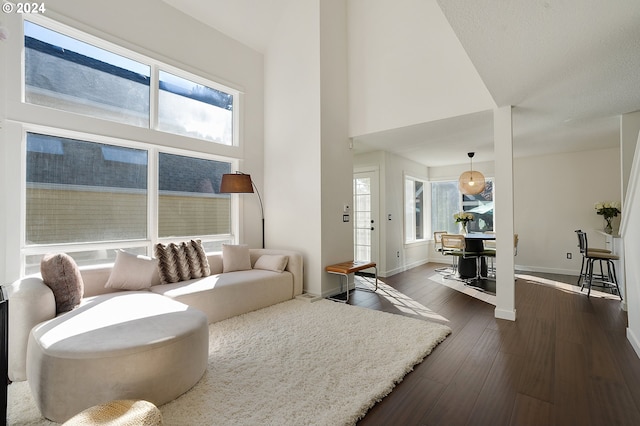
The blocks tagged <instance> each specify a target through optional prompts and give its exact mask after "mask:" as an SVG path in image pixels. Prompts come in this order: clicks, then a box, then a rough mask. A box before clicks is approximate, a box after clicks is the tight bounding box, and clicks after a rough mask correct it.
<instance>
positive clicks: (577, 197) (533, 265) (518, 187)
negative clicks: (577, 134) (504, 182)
mask: <svg viewBox="0 0 640 426" xmlns="http://www.w3.org/2000/svg"><path fill="white" fill-rule="evenodd" d="M619 156H620V154H619V150H618V149H606V150H596V151H582V152H573V153H567V154H558V155H547V156H540V157H526V158H517V159H515V161H514V221H515V232H516V233H518V234H519V237H520V242H519V245H518V256H517V257H516V259H515V260H516V268H517V269H524V270H531V271H539V272H551V273H560V274H575V275H577V274H578V272H579V271H580V262H581V257H580V252H579V250H578V247H577V244H578V240H577V237H576V234H575V232H574V231H575V230H576V229H582V230H583V231H585V232H587V234H588V239H589V245H590V246H592V247H598V246H599V247H604V237H603V236H602V235H600V234H598V233H596V230H601V229H603V227H604V219H603V218H602V216H598V215H597V214H596V211H595V209H594V204H595V203H596V202H598V201H620V157H619ZM623 214H625V213H623ZM618 223H619V217H618V219H617V220H616V221H615V222H614V229H616V230H617V226H618ZM567 253H571V254H572V256H573V258H572V259H571V260H568V259H567V257H566V256H567Z"/></svg>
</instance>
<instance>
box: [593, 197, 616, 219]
mask: <svg viewBox="0 0 640 426" xmlns="http://www.w3.org/2000/svg"><path fill="white" fill-rule="evenodd" d="M595 208H596V213H597V214H599V215H601V216H604V218H605V219H607V218H609V219H610V218H612V217H616V216H618V213H622V211H620V202H619V201H613V202H609V201H604V202H600V203H596V205H595Z"/></svg>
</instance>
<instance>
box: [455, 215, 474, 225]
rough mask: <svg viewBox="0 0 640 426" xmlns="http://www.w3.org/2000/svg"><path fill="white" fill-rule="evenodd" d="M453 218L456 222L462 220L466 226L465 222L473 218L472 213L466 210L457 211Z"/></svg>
mask: <svg viewBox="0 0 640 426" xmlns="http://www.w3.org/2000/svg"><path fill="white" fill-rule="evenodd" d="M453 218H454V219H455V221H456V223H460V222H462V224H463V225H464V226H467V223H469V222H471V221H472V220H473V219H474V217H473V213H467V212H458V213H456V214H454V215H453Z"/></svg>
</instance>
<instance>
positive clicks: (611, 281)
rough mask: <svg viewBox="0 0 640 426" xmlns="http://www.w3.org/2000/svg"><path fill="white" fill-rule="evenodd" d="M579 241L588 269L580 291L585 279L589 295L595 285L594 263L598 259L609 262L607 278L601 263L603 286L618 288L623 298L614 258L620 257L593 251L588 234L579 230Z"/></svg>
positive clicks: (619, 295) (619, 294)
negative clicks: (590, 247)
mask: <svg viewBox="0 0 640 426" xmlns="http://www.w3.org/2000/svg"><path fill="white" fill-rule="evenodd" d="M576 233H577V234H578V241H579V243H580V246H579V247H580V253H582V256H583V263H584V262H586V267H587V269H586V271H585V277H584V279H583V280H582V286H581V287H580V291H582V289H583V288H584V285H585V281H586V282H587V285H588V290H587V297H589V295H590V294H591V286H592V285H593V263H594V262H595V261H596V260H597V261H599V262H606V263H607V278H606V279H605V276H604V271H603V268H602V263H600V275H601V280H598V281H600V282H601V283H602V285H603V287H611V288H614V287H615V289H616V292H617V293H618V297H620V300H622V293H620V287H618V278H617V276H616V267H615V264H614V263H613V261H614V260H618V259H620V257H619V256H616V255H615V254H612V253H611V252H609V253H607V252H604V251H593V250H590V249H589V245H588V243H587V234H586V233H584V232H582V231H580V230H577V231H576Z"/></svg>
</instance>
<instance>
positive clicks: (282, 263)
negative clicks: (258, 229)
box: [253, 254, 289, 272]
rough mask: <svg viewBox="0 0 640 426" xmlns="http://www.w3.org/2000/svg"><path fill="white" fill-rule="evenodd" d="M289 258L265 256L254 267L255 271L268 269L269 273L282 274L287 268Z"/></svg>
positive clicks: (274, 255) (272, 255) (276, 255)
mask: <svg viewBox="0 0 640 426" xmlns="http://www.w3.org/2000/svg"><path fill="white" fill-rule="evenodd" d="M287 262H289V256H285V255H283V254H263V255H262V256H260V257H259V258H258V260H256V264H255V265H253V268H254V269H266V270H267V271H274V272H282V271H284V268H286V267H287Z"/></svg>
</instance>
